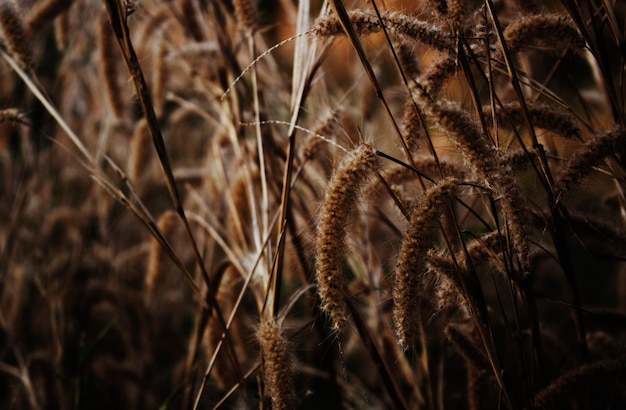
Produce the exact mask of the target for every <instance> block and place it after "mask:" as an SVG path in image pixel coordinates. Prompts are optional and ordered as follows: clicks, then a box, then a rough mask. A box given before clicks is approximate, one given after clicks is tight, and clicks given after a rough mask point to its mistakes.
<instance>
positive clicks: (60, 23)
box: [54, 13, 70, 51]
mask: <svg viewBox="0 0 626 410" xmlns="http://www.w3.org/2000/svg"><path fill="white" fill-rule="evenodd" d="M69 31H70V15H69V13H63V14H61V15H60V16H59V18H57V19H56V20H54V39H55V40H56V44H57V48H58V49H59V51H65V50H66V49H67V46H68V44H69V38H70V33H69Z"/></svg>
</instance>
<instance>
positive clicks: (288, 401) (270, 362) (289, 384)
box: [257, 318, 296, 410]
mask: <svg viewBox="0 0 626 410" xmlns="http://www.w3.org/2000/svg"><path fill="white" fill-rule="evenodd" d="M257 339H258V340H259V345H260V347H261V358H262V359H263V380H264V381H265V387H266V389H267V391H268V392H269V394H270V397H271V399H272V408H273V409H275V410H283V409H284V410H288V409H293V408H295V403H296V395H295V390H294V386H293V374H292V373H293V372H292V370H291V365H290V360H289V352H288V351H287V341H286V340H285V338H284V337H283V335H282V334H281V329H280V326H279V324H278V323H277V322H276V320H275V319H274V318H270V319H266V318H264V319H262V320H261V324H260V326H259V330H258V332H257Z"/></svg>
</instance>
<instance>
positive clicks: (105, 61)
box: [97, 14, 124, 119]
mask: <svg viewBox="0 0 626 410" xmlns="http://www.w3.org/2000/svg"><path fill="white" fill-rule="evenodd" d="M97 24H98V51H99V55H100V74H101V75H102V80H103V86H104V91H105V95H106V98H107V101H108V103H109V108H110V109H111V113H113V115H114V116H115V118H116V119H120V118H121V117H122V115H123V112H124V103H123V101H122V95H123V92H122V90H121V89H120V86H119V81H118V74H119V73H118V69H117V57H116V56H117V51H116V50H115V47H116V46H115V42H114V39H113V35H112V34H113V33H112V32H111V28H110V26H109V22H108V20H107V18H106V16H105V15H104V14H100V16H98V21H97Z"/></svg>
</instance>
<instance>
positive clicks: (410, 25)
mask: <svg viewBox="0 0 626 410" xmlns="http://www.w3.org/2000/svg"><path fill="white" fill-rule="evenodd" d="M344 11H345V9H344ZM345 13H346V14H345V17H344V18H345V19H348V21H349V22H350V23H351V24H352V26H351V27H352V32H353V34H352V35H351V34H348V35H349V36H350V37H352V36H356V35H357V34H358V35H361V36H363V35H367V34H373V33H378V32H379V31H381V30H382V27H381V25H380V21H379V20H378V17H377V16H376V15H374V14H371V13H369V12H365V11H360V10H357V11H353V12H350V13H347V12H345ZM381 17H382V20H383V23H384V24H385V27H386V28H387V30H388V31H389V33H390V34H392V35H394V36H397V37H403V38H406V39H410V40H412V41H417V42H420V43H422V44H425V45H428V46H430V47H432V48H434V49H435V50H439V51H445V52H450V53H453V52H454V50H455V46H454V41H452V35H451V34H450V33H449V32H447V31H446V30H444V29H442V28H440V27H438V26H436V25H433V24H432V23H427V22H425V21H421V20H418V19H416V18H415V17H413V16H409V15H406V14H402V13H398V12H392V13H382V14H381ZM343 27H344V26H343V22H342V20H341V18H340V17H338V16H335V15H329V16H327V17H325V18H322V19H319V20H318V21H317V23H316V24H315V26H314V27H313V28H312V30H313V33H314V34H315V35H317V36H318V37H335V36H340V35H345V34H346V33H350V31H344V28H343ZM355 38H357V37H355Z"/></svg>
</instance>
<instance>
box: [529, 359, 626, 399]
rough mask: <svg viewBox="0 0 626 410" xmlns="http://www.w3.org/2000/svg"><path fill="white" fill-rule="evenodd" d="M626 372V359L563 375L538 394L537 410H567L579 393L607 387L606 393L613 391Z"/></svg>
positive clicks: (536, 397)
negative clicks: (563, 409) (561, 409)
mask: <svg viewBox="0 0 626 410" xmlns="http://www.w3.org/2000/svg"><path fill="white" fill-rule="evenodd" d="M625 371H626V359H624V358H623V357H621V358H618V359H607V360H601V361H598V362H594V363H589V364H585V365H582V366H580V367H577V368H576V369H573V370H570V371H569V372H567V373H565V374H562V375H561V376H560V377H559V378H558V379H556V380H555V381H553V382H552V383H551V384H550V385H548V387H546V388H544V389H543V390H542V391H540V392H539V393H537V395H536V396H535V399H534V406H533V408H535V409H541V410H543V409H545V410H547V409H554V408H566V407H568V404H571V400H572V395H575V393H577V392H579V391H581V390H582V391H587V389H589V388H592V387H595V388H597V387H602V386H603V387H605V389H606V390H605V391H606V392H607V393H608V392H611V391H613V389H614V388H617V387H614V386H615V384H616V383H619V379H620V378H621V377H623V375H624V372H625ZM607 388H608V389H607Z"/></svg>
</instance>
